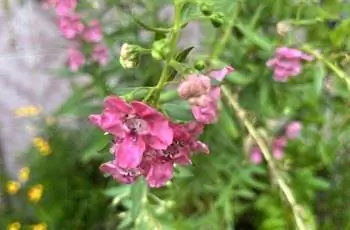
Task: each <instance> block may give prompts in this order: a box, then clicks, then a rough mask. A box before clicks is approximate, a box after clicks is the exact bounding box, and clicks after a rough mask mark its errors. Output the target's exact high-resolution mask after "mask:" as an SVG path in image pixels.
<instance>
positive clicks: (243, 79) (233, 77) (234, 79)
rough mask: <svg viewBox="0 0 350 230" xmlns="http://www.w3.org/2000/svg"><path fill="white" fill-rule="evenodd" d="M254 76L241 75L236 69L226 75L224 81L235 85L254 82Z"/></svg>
mask: <svg viewBox="0 0 350 230" xmlns="http://www.w3.org/2000/svg"><path fill="white" fill-rule="evenodd" d="M254 80H255V78H254V77H253V76H252V75H243V74H242V73H240V72H238V71H234V72H232V73H230V74H229V75H227V76H226V78H225V81H228V82H230V83H233V84H236V85H248V84H250V83H252V82H254Z"/></svg>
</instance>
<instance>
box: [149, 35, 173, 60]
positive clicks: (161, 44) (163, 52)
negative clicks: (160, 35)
mask: <svg viewBox="0 0 350 230" xmlns="http://www.w3.org/2000/svg"><path fill="white" fill-rule="evenodd" d="M169 53H170V49H169V47H168V45H167V40H165V39H162V40H158V41H155V42H154V43H153V45H152V51H151V55H152V57H153V58H154V59H156V60H162V59H165V58H166V57H167V56H168V54H169Z"/></svg>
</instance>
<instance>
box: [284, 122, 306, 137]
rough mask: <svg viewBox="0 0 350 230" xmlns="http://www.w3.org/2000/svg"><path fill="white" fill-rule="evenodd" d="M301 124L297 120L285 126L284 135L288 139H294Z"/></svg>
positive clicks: (298, 132)
mask: <svg viewBox="0 0 350 230" xmlns="http://www.w3.org/2000/svg"><path fill="white" fill-rule="evenodd" d="M301 129H302V124H301V123H300V122H299V121H293V122H291V123H290V124H288V125H287V127H286V136H287V138H289V139H295V138H297V137H298V136H299V134H300V131H301Z"/></svg>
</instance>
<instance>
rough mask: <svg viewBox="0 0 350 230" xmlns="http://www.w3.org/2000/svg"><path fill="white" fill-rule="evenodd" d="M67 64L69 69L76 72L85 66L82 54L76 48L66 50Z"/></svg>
mask: <svg viewBox="0 0 350 230" xmlns="http://www.w3.org/2000/svg"><path fill="white" fill-rule="evenodd" d="M68 56H69V57H68V64H69V68H70V69H71V70H72V71H73V72H76V71H77V70H78V69H79V68H80V67H81V66H83V65H84V64H85V57H84V54H83V53H82V52H81V51H80V50H79V49H77V48H73V47H72V48H70V49H69V50H68Z"/></svg>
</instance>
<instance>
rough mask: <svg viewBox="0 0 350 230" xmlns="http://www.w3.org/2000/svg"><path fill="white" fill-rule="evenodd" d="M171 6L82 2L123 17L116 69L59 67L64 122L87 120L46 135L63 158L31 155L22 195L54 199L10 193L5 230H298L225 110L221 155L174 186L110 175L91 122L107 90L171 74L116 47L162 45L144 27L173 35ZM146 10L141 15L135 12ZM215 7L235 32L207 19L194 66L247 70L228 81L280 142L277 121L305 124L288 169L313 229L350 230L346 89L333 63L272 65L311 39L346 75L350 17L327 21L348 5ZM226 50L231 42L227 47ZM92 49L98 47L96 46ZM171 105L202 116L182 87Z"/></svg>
mask: <svg viewBox="0 0 350 230" xmlns="http://www.w3.org/2000/svg"><path fill="white" fill-rule="evenodd" d="M188 2H189V3H188V4H187V5H186V8H185V9H186V10H184V11H183V14H182V20H183V22H184V23H186V22H187V21H188V20H190V19H195V18H196V17H198V16H200V12H199V7H198V4H196V1H188ZM293 2H298V3H293ZM166 3H171V2H170V1H155V0H153V1H142V0H135V1H130V2H126V1H104V3H101V6H100V8H98V9H91V5H92V3H90V2H89V1H80V2H79V8H80V10H84V11H86V12H87V13H88V15H89V17H95V16H97V15H107V13H108V12H112V13H115V14H116V15H117V16H116V20H113V21H110V18H108V17H102V18H101V21H102V24H103V25H104V27H105V31H106V34H105V41H106V43H107V44H108V46H109V48H110V50H111V54H112V58H113V59H112V61H111V62H110V63H109V64H108V65H107V66H105V67H98V66H96V65H94V64H88V65H86V66H85V67H84V68H83V69H81V70H80V72H79V73H74V74H73V73H71V72H70V71H69V70H67V69H62V70H59V71H57V73H58V74H59V75H60V76H61V77H65V78H68V79H70V80H72V88H73V90H74V92H73V95H72V96H71V98H70V99H69V100H68V101H67V102H65V103H64V104H63V105H62V107H61V108H60V109H58V110H57V112H56V113H55V114H54V115H55V117H57V118H64V117H74V118H76V119H78V121H79V122H77V128H72V127H70V128H67V127H60V125H54V126H50V127H45V132H44V133H43V134H42V135H43V136H44V137H46V138H48V140H49V144H50V146H51V148H52V150H53V151H52V154H51V155H49V156H47V157H42V156H40V155H38V152H37V151H36V150H34V149H31V150H29V151H28V154H27V156H28V159H29V161H28V160H27V161H26V164H28V165H29V167H30V168H31V171H32V173H31V177H30V180H29V182H28V183H27V184H25V186H24V187H23V188H21V190H24V191H25V190H26V189H27V188H28V187H30V186H31V185H32V184H36V183H41V184H43V186H44V188H45V189H44V195H43V198H42V200H41V201H40V202H39V203H38V204H35V205H29V204H28V202H27V201H26V196H25V194H24V196H23V194H22V198H20V199H19V198H18V197H17V195H15V196H6V197H7V199H8V200H9V201H11V202H10V205H9V207H8V209H6V210H5V211H4V210H3V213H2V214H3V217H1V220H4V221H2V223H1V224H3V225H0V228H1V229H5V228H6V227H5V226H6V225H7V224H8V223H10V222H12V221H20V222H21V223H25V222H26V223H27V224H32V223H36V222H46V223H47V224H48V228H49V229H57V230H61V229H107V230H109V229H166V230H167V229H201V230H206V229H208V230H214V229H220V230H221V229H242V230H243V229H262V230H279V229H281V230H282V229H283V230H287V229H294V223H293V216H292V213H291V211H290V208H289V206H288V204H287V202H286V201H285V199H284V197H283V196H282V194H281V192H280V190H279V189H278V187H277V186H276V183H275V181H274V179H273V178H272V177H271V174H270V173H269V169H268V168H267V167H266V165H265V164H262V165H254V164H252V163H250V162H249V160H248V157H247V152H246V151H245V147H244V144H245V142H246V140H247V137H248V136H249V134H248V133H247V131H246V130H245V129H244V126H243V124H242V123H241V121H239V119H238V118H237V116H236V115H235V113H234V112H233V110H232V109H231V108H230V107H229V106H228V105H227V104H226V103H222V104H221V113H220V118H219V121H218V122H217V123H216V124H214V125H210V126H208V127H206V129H205V133H204V134H203V135H202V137H201V140H202V141H204V142H205V143H207V144H208V146H209V147H210V151H211V154H210V155H209V156H204V155H198V156H196V157H195V158H194V160H193V165H192V166H190V167H186V168H182V167H177V168H176V175H175V178H174V179H173V180H172V182H171V183H170V184H169V185H167V186H166V187H165V188H161V189H154V190H150V191H146V190H145V187H144V186H143V183H144V182H143V181H138V182H137V183H136V184H135V185H133V186H130V185H120V184H118V183H117V182H115V181H112V180H111V179H107V178H103V176H102V174H101V173H100V172H99V170H98V166H99V164H100V163H102V162H103V161H106V160H108V159H109V153H108V148H106V145H107V144H108V143H109V142H110V140H109V139H108V137H106V136H104V135H103V134H102V133H101V131H100V130H97V129H95V128H91V127H90V126H89V125H88V124H86V122H80V119H84V120H86V119H87V116H88V115H89V114H91V113H98V112H99V111H100V110H101V101H102V99H103V97H104V96H105V95H107V94H117V95H122V96H125V97H126V98H143V97H144V96H145V95H146V94H147V92H148V90H149V87H151V86H154V85H155V84H156V83H157V82H158V79H159V74H160V72H161V69H162V66H161V65H160V64H159V62H158V61H155V60H153V59H152V57H151V56H150V55H143V56H142V58H141V62H140V66H139V67H138V68H137V69H131V70H127V69H123V68H122V67H121V65H120V64H119V62H118V61H117V60H118V55H117V54H116V53H115V46H120V45H121V44H122V43H124V42H128V43H131V44H138V45H141V46H143V47H146V48H150V47H152V42H153V40H154V39H160V38H163V37H164V36H163V35H162V34H161V33H158V32H157V33H154V32H150V33H151V35H150V36H151V39H149V40H147V39H142V38H141V37H140V30H144V29H145V28H142V27H152V28H155V27H157V28H161V27H165V28H168V27H170V25H171V23H170V22H169V23H167V22H165V21H164V20H160V19H159V18H158V17H157V16H156V15H157V12H159V10H160V9H161V8H162V7H163V6H164V5H165V4H166ZM136 8H140V9H142V10H140V11H138V13H136V10H135V9H136ZM213 10H215V11H217V12H222V13H223V14H224V24H223V26H221V27H220V28H218V29H216V28H213V27H212V25H211V23H210V22H209V21H203V22H200V26H201V31H202V33H203V35H202V39H201V45H200V47H194V50H193V51H191V53H190V55H189V57H188V60H189V61H187V62H188V63H190V64H189V65H193V64H194V63H195V61H196V60H202V59H201V58H202V57H206V56H208V55H209V56H210V55H212V56H216V58H218V59H220V61H221V62H223V63H225V64H229V65H231V66H233V67H234V68H235V69H236V71H235V72H233V73H232V74H231V75H230V76H228V77H227V79H226V80H225V84H226V85H228V86H229V87H230V89H231V90H232V91H234V92H238V95H239V102H240V104H241V106H242V107H243V108H245V109H247V110H248V111H249V117H250V118H252V120H253V121H254V125H255V126H256V127H257V128H260V129H263V130H264V132H266V133H267V134H268V135H269V136H271V137H273V136H277V135H278V134H279V132H281V128H282V127H278V128H274V127H272V126H271V125H270V123H271V121H291V120H299V121H301V122H302V123H303V126H304V129H303V132H302V136H301V137H300V138H299V139H297V140H293V141H290V142H289V143H288V146H287V150H286V156H285V158H284V159H283V160H281V161H279V162H278V163H277V166H278V169H279V170H280V172H282V173H283V175H282V176H283V178H284V179H285V180H286V181H287V182H288V184H289V185H290V186H291V188H292V190H293V192H294V195H295V196H296V199H297V200H298V202H299V203H300V204H301V205H302V212H303V214H304V217H305V222H306V223H307V225H308V229H310V230H312V229H325V230H328V229H348V228H350V211H349V209H348V208H347V207H349V206H350V203H349V201H348V200H349V199H348V197H349V195H350V194H349V191H350V187H349V186H350V185H349V181H350V169H349V167H347V166H348V163H349V162H350V158H349V156H348V150H349V148H348V145H347V142H348V136H349V134H350V132H349V131H350V130H349V129H350V122H349V121H350V119H349V112H348V111H349V109H348V108H349V102H350V101H349V91H347V89H346V84H345V82H344V81H343V80H342V79H340V78H337V77H336V76H335V75H336V74H335V73H334V72H333V71H331V70H330V69H329V68H328V67H327V65H326V64H325V63H324V62H322V60H316V61H314V62H312V63H308V64H306V65H304V71H303V73H302V74H301V75H300V76H298V77H296V78H293V79H292V80H291V81H289V82H288V83H277V82H274V81H273V78H272V73H271V71H270V70H268V69H267V68H266V65H265V63H266V61H267V59H268V58H270V57H271V56H272V55H273V52H274V49H275V47H277V46H283V45H288V46H301V45H303V44H304V43H307V44H309V45H311V46H312V47H314V48H315V49H319V50H320V51H321V53H322V55H323V56H324V57H326V59H327V60H328V61H329V62H331V63H333V64H334V65H336V66H337V67H339V68H344V69H345V71H347V69H346V68H345V67H346V65H347V64H348V62H347V59H346V58H347V56H346V55H338V54H347V53H349V49H350V47H349V44H350V43H349V40H348V34H349V30H348V29H347V28H348V25H349V19H347V18H345V19H344V20H342V21H340V22H339V23H338V25H337V26H336V27H335V28H330V27H329V25H328V24H327V23H328V22H329V20H336V19H338V18H340V13H348V11H349V10H350V7H349V4H347V3H341V2H340V1H323V3H322V4H320V3H317V1H289V0H279V1H275V0H264V1H260V0H250V1H238V0H235V1H232V0H230V1H229V0H220V1H219V0H217V1H213ZM140 12H141V13H140ZM131 14H135V17H136V18H137V19H138V20H139V21H140V22H142V23H140V22H137V21H138V20H136V21H135V20H134V19H133V18H132V17H131ZM283 20H293V22H294V24H293V25H294V28H295V29H303V30H304V32H306V33H307V39H306V40H305V41H302V42H300V41H299V40H297V39H295V38H294V37H293V36H286V37H282V36H279V35H278V34H277V33H276V23H278V22H280V21H283ZM143 24H145V25H147V26H145V25H143ZM146 30H149V28H146ZM225 37H226V38H227V42H225V41H224V39H225ZM216 44H222V46H221V48H217V47H220V46H217V45H216ZM85 48H86V49H87V50H88V49H89V47H88V45H87V47H85ZM178 52H180V50H178ZM215 61H217V60H215ZM81 74H83V75H89V76H90V79H91V81H90V82H88V83H87V84H86V85H79V84H76V83H74V82H75V81H74V80H75V79H76V78H79V76H80V75H81ZM175 79H176V78H175ZM113 80H114V81H113ZM115 80H117V82H116V81H115ZM140 86H142V88H140ZM170 88H171V87H170ZM170 90H171V89H170ZM161 102H166V103H165V104H164V105H163V108H164V110H165V111H166V112H167V113H168V114H169V115H170V116H172V117H173V118H174V119H176V120H189V119H192V117H191V116H190V111H189V109H188V105H186V104H184V103H180V102H179V99H178V98H177V96H176V93H174V92H173V91H167V92H163V93H162V94H161ZM186 106H187V107H186ZM282 123H283V122H282ZM19 195H21V194H19ZM145 199H146V200H147V202H144V200H145Z"/></svg>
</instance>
